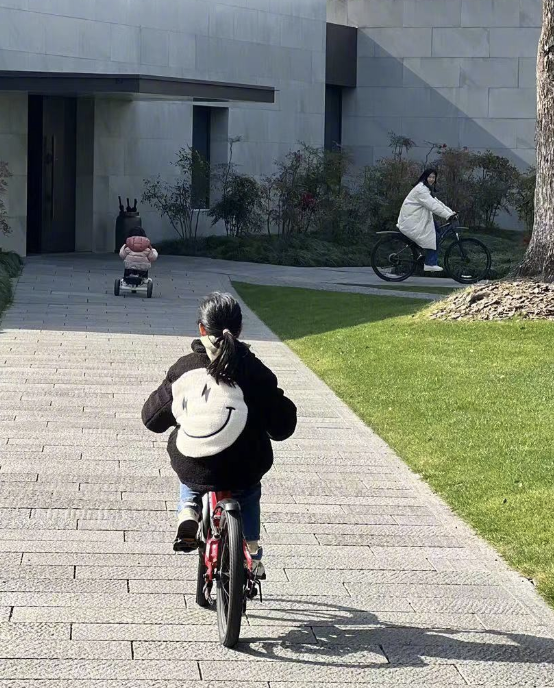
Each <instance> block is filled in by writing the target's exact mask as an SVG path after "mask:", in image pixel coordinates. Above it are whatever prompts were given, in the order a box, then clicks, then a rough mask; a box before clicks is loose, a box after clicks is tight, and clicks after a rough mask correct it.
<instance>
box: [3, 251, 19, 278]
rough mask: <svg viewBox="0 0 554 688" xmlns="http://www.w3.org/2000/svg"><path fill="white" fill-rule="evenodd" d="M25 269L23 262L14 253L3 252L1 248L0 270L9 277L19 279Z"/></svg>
mask: <svg viewBox="0 0 554 688" xmlns="http://www.w3.org/2000/svg"><path fill="white" fill-rule="evenodd" d="M22 267H23V260H22V259H21V256H19V255H18V254H17V253H15V252H14V251H2V249H1V248H0V269H3V270H4V271H5V272H7V274H8V276H9V277H12V278H13V277H18V276H19V274H20V273H21V268H22Z"/></svg>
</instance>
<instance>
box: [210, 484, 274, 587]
mask: <svg viewBox="0 0 554 688" xmlns="http://www.w3.org/2000/svg"><path fill="white" fill-rule="evenodd" d="M224 511H235V512H236V511H238V512H240V504H239V503H238V501H237V500H236V499H233V498H232V495H231V493H230V492H208V494H207V495H206V497H205V499H204V501H203V528H202V531H203V532H202V535H203V538H204V540H205V547H204V564H205V566H206V575H205V585H204V593H205V595H206V599H208V600H209V599H210V598H211V590H212V587H213V582H214V580H217V579H218V576H219V571H218V566H219V550H220V544H221V517H222V514H223V512H224ZM242 549H243V553H244V561H245V564H246V590H245V593H246V597H247V598H249V599H252V598H253V597H255V595H256V589H257V588H259V589H260V600H261V585H260V582H259V581H258V580H257V579H255V578H254V576H253V574H252V557H251V555H250V551H249V550H248V545H247V544H246V540H245V539H244V537H243V541H242Z"/></svg>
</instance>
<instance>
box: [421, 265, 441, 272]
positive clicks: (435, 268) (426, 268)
mask: <svg viewBox="0 0 554 688" xmlns="http://www.w3.org/2000/svg"><path fill="white" fill-rule="evenodd" d="M423 270H424V271H425V272H444V270H443V269H442V268H441V266H440V265H424V266H423Z"/></svg>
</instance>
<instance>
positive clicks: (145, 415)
mask: <svg viewBox="0 0 554 688" xmlns="http://www.w3.org/2000/svg"><path fill="white" fill-rule="evenodd" d="M198 329H199V331H200V339H196V340H194V341H193V343H192V353H190V354H188V355H187V356H183V357H182V358H180V359H179V360H178V361H177V362H176V363H175V364H174V365H173V366H172V367H171V368H170V369H169V371H168V373H167V376H166V378H165V380H164V381H163V382H162V384H161V385H160V387H158V389H157V390H155V391H154V392H153V393H152V394H151V395H150V397H149V398H148V400H147V401H146V403H145V404H144V407H143V409H142V421H143V423H144V424H145V425H146V427H147V428H148V429H149V430H152V431H153V432H159V433H160V432H165V431H166V430H168V429H169V428H170V427H172V426H174V430H173V432H172V433H171V435H170V437H169V441H168V453H169V456H170V458H171V465H172V467H173V469H174V470H175V472H176V473H177V475H178V477H179V480H180V481H181V492H180V497H181V498H180V501H179V506H178V528H177V536H176V538H175V542H174V543H173V549H174V550H175V551H190V550H191V549H194V548H195V547H196V535H197V532H198V524H199V521H200V518H201V512H202V501H201V500H202V494H204V493H205V492H207V491H209V490H211V491H217V490H229V491H231V492H232V493H233V496H234V497H236V498H237V499H238V501H239V503H240V505H241V513H242V520H243V528H244V535H245V538H246V541H247V543H248V549H249V551H250V553H251V554H252V559H253V565H254V567H255V568H254V570H255V572H256V575H257V576H258V577H260V578H261V577H263V576H264V568H263V564H262V563H261V557H262V548H261V547H259V544H258V540H259V539H260V497H261V483H260V479H261V478H262V476H263V475H264V474H265V473H267V471H269V469H270V468H271V466H272V464H273V449H272V446H271V440H277V441H279V440H285V439H287V438H288V437H290V436H291V435H292V434H293V432H294V430H295V428H296V406H295V405H294V404H293V403H292V401H291V400H290V399H288V398H287V397H286V396H285V395H284V393H283V391H282V390H281V389H279V387H278V386H277V378H276V377H275V375H274V374H273V373H272V372H271V370H269V368H267V367H266V366H265V365H264V364H263V363H262V362H261V361H260V360H258V359H257V358H256V356H255V355H254V354H253V353H252V352H251V351H250V349H249V347H248V346H247V345H246V344H244V343H243V342H241V341H240V340H239V339H238V337H239V335H240V333H241V330H242V312H241V309H240V306H239V304H238V303H237V301H236V300H235V299H234V298H233V297H232V296H231V295H230V294H222V293H219V292H215V293H213V294H210V295H209V296H208V297H206V298H205V299H204V301H203V302H202V303H201V305H200V309H199V312H198Z"/></svg>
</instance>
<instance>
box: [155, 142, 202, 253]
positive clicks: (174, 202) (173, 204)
mask: <svg viewBox="0 0 554 688" xmlns="http://www.w3.org/2000/svg"><path fill="white" fill-rule="evenodd" d="M174 165H175V167H176V168H177V170H178V175H177V177H176V179H175V180H174V181H173V182H168V181H164V180H162V179H161V178H160V177H159V176H158V177H156V178H154V179H145V180H144V192H143V194H142V201H143V203H147V204H148V205H150V206H151V207H152V208H154V209H155V210H157V211H158V212H159V213H160V215H161V216H162V217H166V218H167V219H168V220H169V223H170V224H171V226H172V227H173V229H174V230H175V231H176V233H177V234H178V236H179V238H180V239H181V241H187V240H189V241H193V242H195V241H196V237H197V235H198V223H199V219H200V212H199V210H198V203H197V202H196V201H195V194H194V190H193V186H192V182H193V175H195V176H196V175H201V176H202V177H203V178H205V177H206V176H207V170H208V167H209V166H208V163H207V162H206V161H205V160H204V159H203V158H202V156H200V154H199V153H197V152H196V151H195V150H194V149H193V148H181V149H180V150H179V151H178V153H177V161H176V162H175V163H174Z"/></svg>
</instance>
